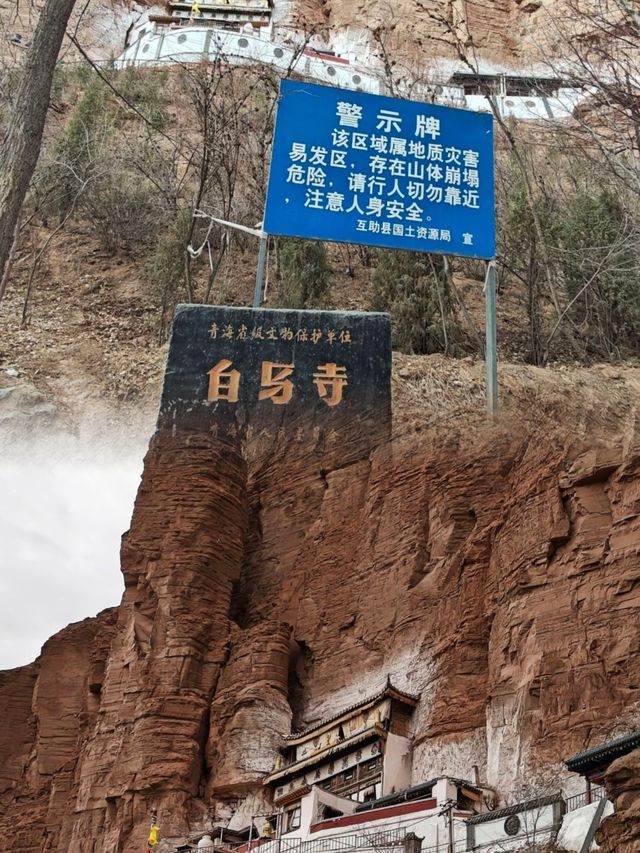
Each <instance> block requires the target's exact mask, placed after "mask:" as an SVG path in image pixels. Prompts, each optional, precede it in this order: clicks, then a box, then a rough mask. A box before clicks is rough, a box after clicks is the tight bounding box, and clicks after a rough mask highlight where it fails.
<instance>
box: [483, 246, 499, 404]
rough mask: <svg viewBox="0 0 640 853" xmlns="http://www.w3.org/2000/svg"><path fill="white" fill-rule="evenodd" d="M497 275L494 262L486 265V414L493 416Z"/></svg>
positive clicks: (495, 368)
mask: <svg viewBox="0 0 640 853" xmlns="http://www.w3.org/2000/svg"><path fill="white" fill-rule="evenodd" d="M497 280H498V273H497V270H496V262H495V260H491V261H489V262H488V264H487V272H486V275H485V280H484V304H485V336H486V343H485V364H486V374H487V385H486V395H487V412H488V414H489V415H495V414H497V412H498V350H497V329H496V285H497Z"/></svg>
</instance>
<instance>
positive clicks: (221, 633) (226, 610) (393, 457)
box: [0, 371, 640, 853]
mask: <svg viewBox="0 0 640 853" xmlns="http://www.w3.org/2000/svg"><path fill="white" fill-rule="evenodd" d="M540 374H541V375H540V379H539V381H540V382H543V381H544V379H543V378H542V377H543V374H542V372H540ZM504 380H505V388H506V389H507V395H508V396H509V395H511V411H513V409H514V408H515V409H518V408H520V406H519V405H518V394H520V393H521V390H518V389H516V388H515V386H514V384H513V382H512V380H511V378H510V376H509V373H508V371H505V374H504ZM607 381H608V380H607ZM396 382H398V378H396ZM609 384H610V385H611V387H610V388H607V387H606V386H605V384H604V377H601V378H600V379H599V380H598V381H596V382H594V384H593V387H587V388H586V389H583V390H582V391H576V392H575V400H574V402H575V407H574V408H573V409H572V410H567V409H566V408H562V404H561V402H560V400H561V397H562V394H559V395H558V397H557V398H556V399H555V401H554V403H553V404H547V405H546V411H545V404H543V403H542V402H541V401H540V400H537V402H536V403H535V408H533V403H534V401H535V396H533V397H531V398H529V399H528V403H527V409H526V410H525V411H524V412H523V413H522V415H521V416H520V417H517V418H514V417H512V416H511V414H509V411H510V409H509V406H507V414H505V416H504V418H503V419H502V420H501V421H498V422H497V423H495V424H493V425H491V424H487V423H486V422H485V421H484V419H483V418H482V417H478V416H474V417H471V416H468V415H460V416H459V417H458V418H457V420H456V421H455V422H450V423H446V422H445V418H444V415H442V416H441V417H440V418H439V420H438V421H437V422H436V423H435V424H433V425H429V424H428V423H425V422H424V421H423V422H416V419H415V418H413V419H412V420H411V421H408V420H407V417H406V414H405V412H406V408H403V407H402V406H400V407H398V408H397V418H396V434H395V437H394V439H393V440H392V441H391V442H389V443H387V444H384V445H383V446H381V447H379V448H378V449H376V450H375V451H374V452H373V453H371V454H370V455H367V456H366V457H365V458H362V456H361V454H359V453H358V448H357V446H352V445H350V443H349V439H348V436H347V437H345V440H344V441H343V442H342V446H339V445H338V444H337V443H335V442H334V443H333V444H332V445H328V444H326V443H325V442H324V441H323V439H322V437H321V436H319V435H316V436H315V438H314V439H313V441H311V442H309V440H308V439H305V440H302V439H300V438H299V437H298V438H296V439H293V438H292V439H291V440H286V439H283V440H281V441H279V442H278V443H276V445H274V446H273V447H271V448H266V449H265V448H264V447H263V448H261V450H260V452H259V453H257V452H256V450H255V448H253V447H251V446H250V447H248V448H246V450H243V449H242V448H240V447H239V446H237V445H236V444H231V443H226V442H221V441H220V440H219V439H216V438H214V437H213V436H211V435H203V434H197V433H194V434H188V433H182V434H181V433H178V434H176V435H172V434H171V433H170V432H168V431H167V432H161V433H158V434H157V435H156V436H155V437H154V439H153V441H152V443H151V447H150V450H149V453H148V456H147V459H146V463H145V471H144V475H143V480H142V484H141V487H140V491H139V494H138V498H137V502H136V507H135V511H134V515H133V519H132V524H131V530H130V531H129V532H128V533H127V534H126V535H125V537H124V540H123V546H122V567H123V573H124V577H125V585H126V590H125V593H124V597H123V601H122V604H121V606H120V607H119V609H118V610H117V611H106V612H105V613H103V614H101V615H100V616H99V617H97V618H96V619H94V620H87V621H86V622H83V623H80V624H78V625H73V626H70V627H69V628H67V629H65V631H63V632H61V633H60V634H58V635H56V637H54V638H53V639H52V640H50V641H49V643H47V644H46V645H45V647H44V649H43V653H42V655H41V657H40V658H39V659H38V661H37V662H36V663H35V664H33V665H31V666H30V667H24V668H21V669H18V670H13V671H10V672H7V673H3V674H2V675H1V676H0V709H1V710H2V717H3V720H4V721H5V730H4V732H3V733H2V735H0V768H2V769H1V770H0V839H1V841H0V849H3V850H14V849H20V850H22V851H24V852H25V853H28V851H32V850H33V851H35V850H38V851H41V850H57V851H67V850H70V851H89V850H91V851H94V853H102V851H134V850H135V851H138V850H140V849H141V845H143V844H144V840H145V835H146V831H147V829H148V817H149V812H150V809H151V808H152V807H155V808H157V809H158V813H159V822H160V824H161V835H162V837H163V838H165V839H168V838H176V839H177V838H181V837H184V836H185V835H186V834H187V833H188V832H190V831H194V832H195V831H199V830H203V829H207V828H209V827H210V826H211V823H212V821H213V820H216V819H219V818H221V817H229V816H231V815H232V814H235V816H236V817H235V820H236V822H237V824H238V825H242V824H246V822H247V820H246V819H247V818H248V816H249V814H250V813H251V812H255V811H259V807H260V802H261V799H262V798H263V797H264V793H263V791H262V788H261V785H260V780H261V778H262V776H263V774H265V773H266V772H268V771H269V769H270V768H271V766H272V763H273V760H274V756H275V752H276V748H277V745H278V744H279V742H280V740H281V738H282V736H283V735H284V734H286V733H288V732H289V730H290V726H291V720H292V718H293V720H294V721H295V724H296V725H300V724H302V723H309V722H312V721H314V720H317V719H318V718H320V717H321V716H323V715H324V714H326V713H328V712H330V711H334V710H336V709H337V708H339V707H341V706H343V705H346V704H349V703H350V702H351V701H352V700H353V699H355V698H361V697H363V696H364V695H366V694H370V693H372V692H374V691H375V690H376V689H377V688H378V687H379V686H380V685H381V683H383V682H384V680H385V679H386V677H387V675H388V674H390V675H391V677H392V679H393V680H394V682H395V683H396V684H397V685H398V686H399V687H401V688H407V689H410V690H411V691H412V692H414V693H420V694H421V702H420V705H419V708H418V709H417V714H416V730H415V745H414V770H413V773H414V781H415V782H418V781H421V780H422V779H424V778H427V777H432V776H434V775H437V774H438V773H441V772H447V773H450V774H453V775H459V776H468V775H469V774H470V772H471V767H472V766H473V765H474V764H476V765H478V767H479V769H480V774H481V776H482V777H483V779H484V781H487V782H488V783H490V784H492V785H494V786H496V787H497V788H498V789H500V790H502V791H503V792H504V791H505V790H506V789H507V788H508V786H509V785H510V783H511V781H512V780H513V779H518V778H521V777H522V776H523V775H524V774H525V773H526V774H527V775H528V776H529V775H530V774H531V772H532V771H535V770H536V769H540V770H541V771H543V772H545V773H546V774H548V773H549V772H550V770H551V771H555V772H557V773H560V772H562V771H561V770H560V768H559V766H558V765H559V762H560V761H561V760H562V759H563V758H565V757H567V756H568V755H570V754H571V753H572V752H575V751H576V750H578V749H580V748H582V747H583V746H585V745H587V744H589V743H594V742H597V741H598V740H599V739H601V737H602V736H605V735H608V734H609V733H611V732H612V731H614V730H616V731H617V730H619V729H620V728H622V729H624V728H625V726H629V725H633V724H635V725H637V712H636V710H635V707H636V704H637V702H638V700H639V699H640V660H639V659H638V656H637V648H638V631H639V628H638V625H639V620H638V613H639V611H640V592H639V590H640V568H639V565H638V558H637V553H638V549H639V547H640V529H639V526H640V441H639V435H638V432H637V430H636V427H635V410H636V406H637V403H638V396H639V395H638V391H637V390H636V388H637V385H636V383H635V380H634V383H632V384H629V385H626V386H625V387H621V388H617V389H616V388H614V387H613V385H612V384H611V382H610V383H609ZM514 402H515V407H514ZM532 411H533V412H534V414H533V415H532V414H531V412H532ZM556 418H561V419H562V421H563V422H562V423H559V424H558V425H557V426H554V419H556ZM619 805H620V806H621V811H622V812H624V808H622V806H623V805H624V803H622V801H621V802H620V803H619ZM634 825H635V824H634ZM613 826H614V829H613V830H611V829H610V830H609V831H610V832H614V831H616V830H615V826H616V824H615V822H614V823H613ZM625 831H626V830H625ZM629 832H631V833H632V834H633V832H634V830H629ZM634 837H635V836H634ZM166 849H167V850H168V849H171V846H170V845H169V844H168V842H167V847H166ZM613 849H617V848H615V847H611V846H610V847H609V848H608V850H613ZM625 849H627V848H625ZM628 849H632V848H631V847H629V848H628ZM161 850H162V848H161Z"/></svg>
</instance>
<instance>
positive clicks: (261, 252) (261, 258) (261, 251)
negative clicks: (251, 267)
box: [253, 232, 269, 308]
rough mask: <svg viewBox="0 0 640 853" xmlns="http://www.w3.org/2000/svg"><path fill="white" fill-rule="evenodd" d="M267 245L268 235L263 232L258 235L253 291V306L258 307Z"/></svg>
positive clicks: (262, 285) (265, 266) (260, 298)
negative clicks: (258, 242)
mask: <svg viewBox="0 0 640 853" xmlns="http://www.w3.org/2000/svg"><path fill="white" fill-rule="evenodd" d="M268 245H269V235H268V234H265V233H264V232H263V234H262V236H261V237H260V246H259V248H258V268H257V270H256V287H255V290H254V292H253V307H254V308H259V307H260V306H261V305H262V291H263V290H264V274H265V270H266V268H267V247H268Z"/></svg>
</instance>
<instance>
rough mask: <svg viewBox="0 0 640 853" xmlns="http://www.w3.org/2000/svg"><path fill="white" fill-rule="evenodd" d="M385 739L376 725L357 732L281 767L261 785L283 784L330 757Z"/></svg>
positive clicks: (383, 733)
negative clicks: (359, 745) (369, 742)
mask: <svg viewBox="0 0 640 853" xmlns="http://www.w3.org/2000/svg"><path fill="white" fill-rule="evenodd" d="M386 737H387V732H386V731H385V729H384V728H383V727H382V726H379V725H378V724H377V723H376V724H375V725H373V726H371V727H370V728H368V729H365V730H364V731H363V732H359V733H358V734H356V735H353V736H352V737H349V738H345V739H344V740H341V741H339V742H338V743H333V744H331V745H330V746H325V748H324V749H319V750H318V751H317V752H314V754H313V755H310V756H309V757H308V758H304V759H303V760H302V761H296V762H295V764H289V765H288V766H287V767H283V768H282V770H277V771H276V772H275V773H271V775H269V776H267V778H266V779H265V780H264V782H263V784H264V785H273V784H274V783H275V782H284V781H286V780H287V779H291V778H293V777H294V776H297V775H298V773H300V772H302V771H303V770H307V769H309V768H311V767H315V766H316V765H317V764H322V762H324V761H326V759H327V758H330V757H331V756H338V755H341V754H342V753H343V752H350V751H351V749H352V747H354V746H357V745H358V744H359V743H364V742H365V741H370V740H377V739H378V738H382V739H383V740H386Z"/></svg>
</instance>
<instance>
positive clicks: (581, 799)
mask: <svg viewBox="0 0 640 853" xmlns="http://www.w3.org/2000/svg"><path fill="white" fill-rule="evenodd" d="M606 796H607V792H606V790H605V788H604V787H603V786H602V785H596V787H594V788H591V790H590V791H583V792H582V793H581V794H576V795H575V796H573V797H567V799H566V800H565V803H566V810H567V812H574V811H575V810H576V809H581V808H583V806H588V805H589V803H597V802H598V801H599V800H604V799H605V798H606Z"/></svg>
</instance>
